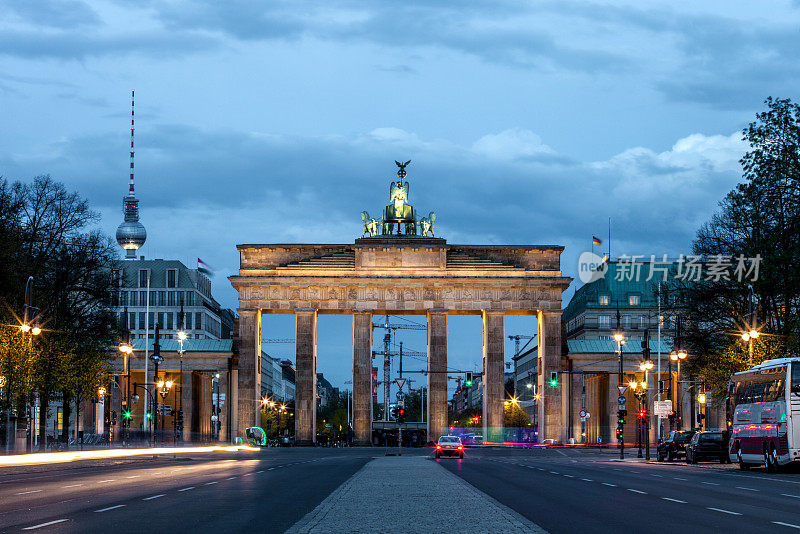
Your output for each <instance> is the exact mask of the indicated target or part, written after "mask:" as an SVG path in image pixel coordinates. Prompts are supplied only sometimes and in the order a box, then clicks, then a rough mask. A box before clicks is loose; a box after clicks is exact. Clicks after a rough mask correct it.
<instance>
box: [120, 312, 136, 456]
mask: <svg viewBox="0 0 800 534" xmlns="http://www.w3.org/2000/svg"><path fill="white" fill-rule="evenodd" d="M126 318H127V314H126ZM127 338H128V333H127V332H126V334H125V340H123V341H122V342H120V344H119V351H120V352H121V353H122V366H123V369H124V370H125V377H126V385H125V399H124V401H123V402H124V403H125V411H123V412H122V430H123V434H122V441H123V444H124V445H127V442H128V440H129V439H130V426H131V417H133V413H132V412H131V368H130V355H131V354H132V353H133V347H132V346H131V344H130V342H129V341H128V339H127Z"/></svg>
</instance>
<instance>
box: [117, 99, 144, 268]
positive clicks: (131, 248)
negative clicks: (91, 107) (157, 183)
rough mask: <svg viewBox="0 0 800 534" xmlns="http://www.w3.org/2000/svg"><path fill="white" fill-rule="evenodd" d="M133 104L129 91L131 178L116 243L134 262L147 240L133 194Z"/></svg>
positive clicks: (137, 204) (124, 198)
mask: <svg viewBox="0 0 800 534" xmlns="http://www.w3.org/2000/svg"><path fill="white" fill-rule="evenodd" d="M133 102H134V100H133V91H131V178H130V186H129V188H128V195H127V196H125V197H122V213H123V214H124V216H125V220H124V222H123V223H122V224H120V225H119V226H118V227H117V243H119V246H121V247H122V248H124V249H125V259H126V260H135V259H136V251H137V250H139V248H140V247H141V246H142V245H144V242H145V240H146V239H147V231H146V230H145V229H144V225H142V223H140V222H139V199H137V198H136V196H135V195H134V192H133V130H134V128H133Z"/></svg>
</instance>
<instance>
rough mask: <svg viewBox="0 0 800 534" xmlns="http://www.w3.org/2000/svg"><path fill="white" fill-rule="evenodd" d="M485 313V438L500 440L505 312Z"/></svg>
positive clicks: (503, 380) (503, 385)
mask: <svg viewBox="0 0 800 534" xmlns="http://www.w3.org/2000/svg"><path fill="white" fill-rule="evenodd" d="M482 316H483V439H484V441H499V439H498V438H499V436H501V435H502V427H503V400H504V397H505V394H504V391H505V372H504V370H503V362H504V361H505V343H504V342H505V317H504V315H503V313H502V312H487V311H484V312H483V313H482Z"/></svg>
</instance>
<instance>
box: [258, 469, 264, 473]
mask: <svg viewBox="0 0 800 534" xmlns="http://www.w3.org/2000/svg"><path fill="white" fill-rule="evenodd" d="M263 472H264V470H263V469H262V470H261V471H256V473H263Z"/></svg>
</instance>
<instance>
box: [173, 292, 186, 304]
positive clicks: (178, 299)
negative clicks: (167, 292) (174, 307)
mask: <svg viewBox="0 0 800 534" xmlns="http://www.w3.org/2000/svg"><path fill="white" fill-rule="evenodd" d="M175 294H176V295H177V301H178V306H183V305H184V304H186V303H185V302H184V300H183V291H176V292H175Z"/></svg>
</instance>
